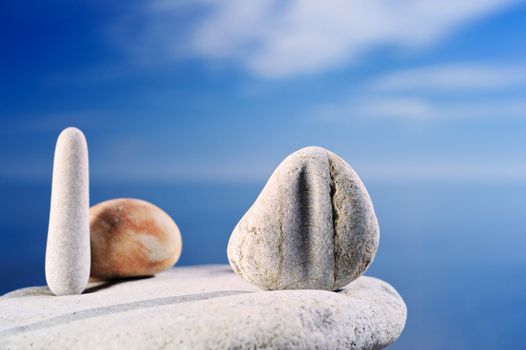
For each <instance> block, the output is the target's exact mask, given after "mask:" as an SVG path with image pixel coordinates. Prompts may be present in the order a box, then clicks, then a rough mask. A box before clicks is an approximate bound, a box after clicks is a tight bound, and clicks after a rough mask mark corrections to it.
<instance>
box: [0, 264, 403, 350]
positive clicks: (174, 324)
mask: <svg viewBox="0 0 526 350" xmlns="http://www.w3.org/2000/svg"><path fill="white" fill-rule="evenodd" d="M405 320H406V306H405V304H404V301H403V300H402V298H401V297H400V296H399V295H398V293H397V292H396V291H395V289H394V288H393V287H391V286H390V285H389V284H387V283H385V282H383V281H381V280H378V279H375V278H371V277H360V278H358V279H357V280H356V281H354V282H352V283H351V284H350V285H348V286H346V287H345V288H344V289H343V290H341V291H339V292H330V291H321V290H283V291H272V292H268V291H261V290H259V289H258V288H257V287H255V286H253V285H252V284H250V283H248V282H246V281H245V280H243V279H242V278H240V277H239V276H237V275H236V274H234V273H233V272H232V270H231V269H230V267H229V266H201V267H179V268H175V269H173V270H169V271H166V272H162V273H160V274H158V275H157V276H155V277H152V278H147V279H140V280H137V279H135V280H131V281H127V282H122V281H121V282H119V283H117V282H106V283H103V284H92V285H90V286H89V288H88V289H87V290H86V292H85V294H82V295H72V296H62V297H54V296H52V294H51V292H50V291H49V289H48V288H46V287H33V288H26V289H21V290H18V291H14V292H12V293H9V294H7V295H5V296H3V297H0V344H1V346H0V347H1V348H2V349H57V350H61V349H302V350H304V349H335V350H337V349H381V348H383V347H385V346H387V345H389V344H391V343H392V342H394V341H395V340H396V339H397V338H398V336H399V335H400V333H401V332H402V330H403V328H404V325H405Z"/></svg>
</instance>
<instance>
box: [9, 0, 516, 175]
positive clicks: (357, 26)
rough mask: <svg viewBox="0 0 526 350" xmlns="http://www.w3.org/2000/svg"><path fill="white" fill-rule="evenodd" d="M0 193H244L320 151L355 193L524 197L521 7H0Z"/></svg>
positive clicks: (236, 0) (227, 1)
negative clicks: (60, 173) (442, 190)
mask: <svg viewBox="0 0 526 350" xmlns="http://www.w3.org/2000/svg"><path fill="white" fill-rule="evenodd" d="M0 29H1V33H2V34H1V35H0V52H1V55H0V74H1V77H2V78H1V80H0V81H1V85H0V96H2V98H1V100H2V102H1V103H0V119H1V122H2V127H1V128H0V162H1V164H2V167H1V168H0V178H2V179H4V180H7V181H32V182H45V181H49V180H50V177H51V167H52V164H51V160H52V153H53V147H54V142H55V138H56V136H57V135H58V133H59V132H60V130H61V129H62V128H64V127H67V126H70V125H74V126H78V127H80V128H81V129H83V130H84V131H85V133H86V136H87V138H88V143H89V146H90V162H91V163H90V165H91V175H92V181H97V182H100V183H106V182H108V183H109V182H113V181H119V182H123V181H124V182H126V181H129V182H143V183H151V182H155V183H186V182H233V183H241V182H250V183H253V182H261V181H264V180H265V179H266V178H267V177H268V176H269V175H270V173H271V172H272V170H273V169H274V168H275V166H276V165H277V164H278V163H279V161H280V160H281V159H283V158H284V157H285V156H286V155H287V154H289V153H291V152H292V151H294V150H296V149H298V148H300V147H303V146H307V145H320V146H323V147H326V148H329V149H331V150H333V151H334V152H336V153H338V154H340V155H341V156H342V157H344V158H345V159H346V160H348V161H349V163H351V165H352V166H353V167H354V168H355V169H356V170H357V171H358V173H359V174H360V175H361V176H362V178H364V180H365V181H366V183H367V181H382V182H386V181H398V180H404V181H405V180H409V181H437V180H438V181H453V182H473V181H480V182H498V183H500V182H524V181H525V179H526V163H525V162H524V154H525V151H526V63H525V62H526V60H525V58H526V35H525V33H526V3H525V2H521V1H512V0H479V1H462V2H459V1H450V0H446V1H416V0H398V1H354V0H353V1H324V2H321V1H291V2H287V3H286V4H284V3H282V2H279V1H273V0H255V1H250V2H247V1H242V0H224V1H213V0H196V1H185V0H179V1H173V0H169V1H158V0H153V1H130V2H124V3H123V2H113V3H110V4H108V3H107V2H104V1H78V2H74V3H72V2H68V1H57V0H51V1H46V2H37V1H27V2H23V3H22V2H15V1H9V2H3V3H2V4H1V5H0Z"/></svg>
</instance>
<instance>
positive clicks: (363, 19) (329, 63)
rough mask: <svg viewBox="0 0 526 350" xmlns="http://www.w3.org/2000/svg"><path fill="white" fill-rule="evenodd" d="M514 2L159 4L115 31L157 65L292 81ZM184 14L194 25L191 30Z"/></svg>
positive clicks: (420, 40)
mask: <svg viewBox="0 0 526 350" xmlns="http://www.w3.org/2000/svg"><path fill="white" fill-rule="evenodd" d="M514 2H516V0H473V1H456V0H441V1H434V0H397V1H393V0H326V1H319V0H294V1H288V2H282V1H278V0H252V1H245V0H217V1H214V0H200V1H196V2H190V1H180V0H157V1H154V2H149V3H148V7H147V8H146V9H142V10H141V11H138V12H139V13H136V14H135V17H136V18H135V20H133V19H132V20H130V18H127V21H124V22H122V23H119V26H121V27H123V26H124V27H126V26H127V27H129V28H127V29H126V28H124V30H123V28H119V29H118V31H119V32H120V33H121V34H122V33H123V32H127V33H128V35H125V36H124V37H123V40H125V44H126V45H127V46H128V47H131V48H133V51H134V52H135V53H136V54H137V55H139V56H141V58H142V59H143V58H144V57H142V56H143V55H144V53H145V52H155V54H154V56H155V57H154V58H155V60H159V59H162V58H167V59H174V58H178V57H180V56H182V55H184V56H197V57H201V58H205V59H209V60H210V61H212V62H217V61H220V62H222V61H226V62H234V63H239V64H241V65H242V66H243V67H244V68H245V69H248V70H249V71H251V72H252V73H254V74H256V75H259V76H264V77H288V76H294V75H300V74H304V73H315V72H319V71H324V70H327V69H331V68H334V67H338V66H342V65H345V64H349V63H351V62H354V61H356V60H358V59H360V58H361V57H362V56H363V55H364V54H366V53H367V52H368V51H369V50H371V49H375V48H381V47H393V48H397V49H400V48H401V49H408V48H409V49H414V48H425V47H429V46H432V45H434V44H435V43H437V42H438V41H439V40H441V39H442V38H444V37H445V36H447V35H448V34H450V33H452V32H454V31H455V30H456V29H458V28H459V27H460V26H462V25H465V24H466V23H469V22H470V21H474V20H477V19H479V18H481V17H483V16H486V15H489V14H491V13H493V12H495V11H497V10H500V9H502V8H504V7H506V6H508V5H510V4H512V3H514ZM196 4H197V5H196ZM193 8H198V9H199V11H198V10H196V11H194V12H192V11H191V9H193ZM185 13H187V14H188V13H190V14H193V15H194V17H195V19H194V20H192V21H190V23H187V22H188V19H187V18H183V14H185ZM196 13H197V15H196ZM185 23H186V24H185ZM161 53H162V55H161ZM163 55H164V56H163Z"/></svg>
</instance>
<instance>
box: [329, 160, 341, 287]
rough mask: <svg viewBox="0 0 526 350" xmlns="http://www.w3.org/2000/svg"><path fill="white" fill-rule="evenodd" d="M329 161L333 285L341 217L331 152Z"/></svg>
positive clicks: (335, 273) (336, 266) (334, 282)
mask: <svg viewBox="0 0 526 350" xmlns="http://www.w3.org/2000/svg"><path fill="white" fill-rule="evenodd" d="M327 161H328V162H329V176H330V179H331V181H330V183H329V187H330V196H331V198H330V201H331V207H332V244H333V252H334V253H333V254H334V266H333V268H332V273H333V275H332V283H333V285H335V284H336V278H337V277H336V275H337V268H338V264H337V263H338V256H339V251H338V249H337V248H336V238H337V237H336V232H337V231H336V229H337V227H338V219H339V214H338V210H337V208H336V205H335V203H334V197H335V195H336V180H335V172H336V169H335V168H334V164H333V162H332V160H331V157H330V155H329V154H327Z"/></svg>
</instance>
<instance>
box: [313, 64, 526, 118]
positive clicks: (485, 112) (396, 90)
mask: <svg viewBox="0 0 526 350" xmlns="http://www.w3.org/2000/svg"><path fill="white" fill-rule="evenodd" d="M353 91H354V92H351V93H349V94H348V95H346V96H344V97H342V98H340V99H335V100H333V101H328V102H326V103H324V104H321V105H319V106H316V107H314V108H311V110H312V111H313V112H312V113H313V114H314V117H315V118H316V119H319V120H325V121H345V120H349V119H350V118H373V119H374V118H376V119H378V118H388V119H398V120H404V121H417V120H458V119H468V118H471V119H473V120H481V119H488V118H499V119H509V118H523V119H525V120H526V99H525V96H526V66H518V65H505V64H501V65H479V64H469V63H462V64H447V65H439V66H428V67H416V68H412V69H408V70H399V71H394V72H388V73H386V74H385V75H383V76H380V77H376V78H372V79H371V80H370V81H366V82H365V83H363V85H362V86H359V87H357V88H356V87H355V88H354V89H353ZM356 91H358V92H356ZM503 92H505V93H503ZM480 93H483V96H482V97H481V96H480Z"/></svg>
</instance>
